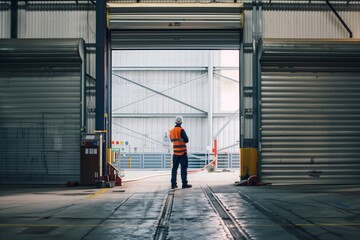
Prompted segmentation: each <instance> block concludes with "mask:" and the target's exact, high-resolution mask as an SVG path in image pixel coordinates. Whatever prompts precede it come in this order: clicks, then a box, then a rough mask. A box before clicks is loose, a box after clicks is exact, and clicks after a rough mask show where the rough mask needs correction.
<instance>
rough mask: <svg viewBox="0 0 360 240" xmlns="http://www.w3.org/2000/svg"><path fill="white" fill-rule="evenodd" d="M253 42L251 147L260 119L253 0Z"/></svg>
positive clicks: (254, 7) (255, 21)
mask: <svg viewBox="0 0 360 240" xmlns="http://www.w3.org/2000/svg"><path fill="white" fill-rule="evenodd" d="M251 20H252V21H251V22H252V44H253V55H252V64H253V65H252V85H253V99H252V113H253V115H252V117H253V118H252V122H253V126H252V145H253V146H251V147H253V148H256V147H257V143H258V129H257V125H258V119H257V105H258V92H257V90H258V86H257V67H258V64H257V62H258V61H257V1H256V0H253V10H252V19H251Z"/></svg>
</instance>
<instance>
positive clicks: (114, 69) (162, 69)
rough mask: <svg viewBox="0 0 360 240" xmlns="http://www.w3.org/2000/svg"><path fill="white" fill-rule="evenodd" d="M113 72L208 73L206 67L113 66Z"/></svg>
mask: <svg viewBox="0 0 360 240" xmlns="http://www.w3.org/2000/svg"><path fill="white" fill-rule="evenodd" d="M112 70H113V71H206V70H207V68H206V67H166V66H163V67H137V66H134V67H120V66H113V68H112Z"/></svg>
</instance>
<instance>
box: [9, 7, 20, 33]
mask: <svg viewBox="0 0 360 240" xmlns="http://www.w3.org/2000/svg"><path fill="white" fill-rule="evenodd" d="M18 9H19V6H18V1H17V0H13V1H11V22H10V24H11V26H10V29H11V38H18Z"/></svg>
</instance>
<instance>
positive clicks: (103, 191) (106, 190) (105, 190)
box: [87, 188, 110, 199]
mask: <svg viewBox="0 0 360 240" xmlns="http://www.w3.org/2000/svg"><path fill="white" fill-rule="evenodd" d="M109 190H110V189H109V188H104V189H101V190H100V191H97V192H96V193H94V194H93V195H91V196H89V197H87V199H93V198H96V197H97V196H99V195H101V194H104V193H106V192H108V191H109Z"/></svg>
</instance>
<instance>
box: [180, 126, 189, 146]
mask: <svg viewBox="0 0 360 240" xmlns="http://www.w3.org/2000/svg"><path fill="white" fill-rule="evenodd" d="M181 138H182V139H183V141H184V142H186V143H188V142H189V138H188V136H187V135H186V132H185V130H184V129H181Z"/></svg>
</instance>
